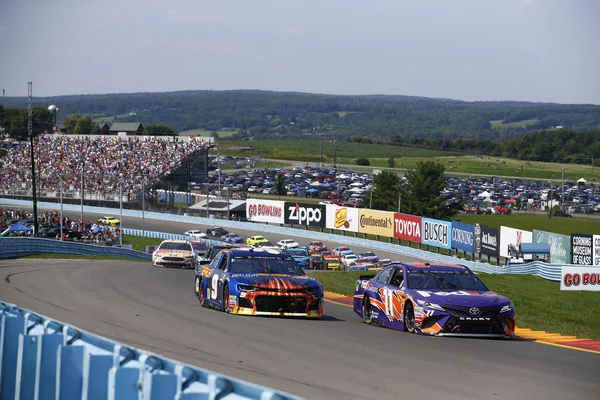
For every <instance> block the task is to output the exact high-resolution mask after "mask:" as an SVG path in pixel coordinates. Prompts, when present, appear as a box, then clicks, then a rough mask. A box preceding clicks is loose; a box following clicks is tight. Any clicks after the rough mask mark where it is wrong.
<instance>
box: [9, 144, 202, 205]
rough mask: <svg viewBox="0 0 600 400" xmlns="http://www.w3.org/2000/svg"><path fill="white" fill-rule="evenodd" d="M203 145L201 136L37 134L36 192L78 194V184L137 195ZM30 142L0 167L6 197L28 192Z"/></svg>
mask: <svg viewBox="0 0 600 400" xmlns="http://www.w3.org/2000/svg"><path fill="white" fill-rule="evenodd" d="M206 146H207V143H206V142H205V141H204V140H202V139H200V138H193V137H191V138H189V140H176V141H170V139H169V138H158V137H136V136H125V137H120V136H94V137H70V136H65V135H40V136H39V137H38V138H37V139H36V141H35V142H34V152H35V157H36V174H37V175H36V180H37V185H38V191H41V192H57V191H58V190H59V185H60V182H61V181H62V182H63V188H62V190H63V193H68V192H78V191H79V190H80V188H81V180H82V178H83V183H84V187H85V191H86V193H90V192H92V193H99V194H102V195H104V194H112V193H115V192H118V191H119V188H120V187H122V188H123V193H124V194H126V193H127V194H133V193H139V192H140V191H141V188H142V179H145V182H146V184H148V183H152V182H155V181H157V180H159V179H160V178H162V177H163V176H164V175H165V174H166V173H167V172H169V171H170V170H173V169H175V168H177V167H178V166H180V165H181V163H182V162H183V161H184V160H185V159H186V158H187V157H189V156H190V155H191V154H193V153H194V152H196V151H198V150H203V149H205V148H206ZM31 182H32V179H31V156H30V147H29V142H27V141H26V142H21V143H20V145H19V146H16V147H14V148H11V149H10V150H9V151H8V154H7V156H5V157H3V158H2V162H1V163H0V189H1V190H2V191H4V192H5V193H10V192H13V193H19V192H29V191H31V186H32V183H31Z"/></svg>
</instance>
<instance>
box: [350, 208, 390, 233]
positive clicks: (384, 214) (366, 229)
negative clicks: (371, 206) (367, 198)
mask: <svg viewBox="0 0 600 400" xmlns="http://www.w3.org/2000/svg"><path fill="white" fill-rule="evenodd" d="M358 232H359V233H368V234H371V235H379V236H387V237H394V213H393V212H390V211H377V210H368V209H359V210H358Z"/></svg>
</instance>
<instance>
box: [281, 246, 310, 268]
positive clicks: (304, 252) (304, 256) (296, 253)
mask: <svg viewBox="0 0 600 400" xmlns="http://www.w3.org/2000/svg"><path fill="white" fill-rule="evenodd" d="M286 251H287V253H288V254H289V255H290V256H292V258H293V259H294V260H296V262H297V263H298V264H300V266H301V267H302V268H308V266H309V265H308V264H309V262H308V259H309V257H310V256H309V254H308V249H303V248H300V247H296V248H289V249H286Z"/></svg>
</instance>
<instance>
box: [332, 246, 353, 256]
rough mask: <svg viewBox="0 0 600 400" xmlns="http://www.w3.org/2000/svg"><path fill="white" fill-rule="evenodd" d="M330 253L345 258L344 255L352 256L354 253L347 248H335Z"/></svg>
mask: <svg viewBox="0 0 600 400" xmlns="http://www.w3.org/2000/svg"><path fill="white" fill-rule="evenodd" d="M331 251H332V253H333V254H335V255H336V256H338V257H341V256H345V255H346V254H354V251H352V250H351V249H349V248H348V247H347V246H340V247H336V248H335V249H333V250H331Z"/></svg>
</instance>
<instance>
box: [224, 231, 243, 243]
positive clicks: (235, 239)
mask: <svg viewBox="0 0 600 400" xmlns="http://www.w3.org/2000/svg"><path fill="white" fill-rule="evenodd" d="M221 240H222V241H223V242H225V243H231V244H238V243H244V238H243V237H241V236H240V235H238V234H237V233H228V234H227V235H223V236H221Z"/></svg>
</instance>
